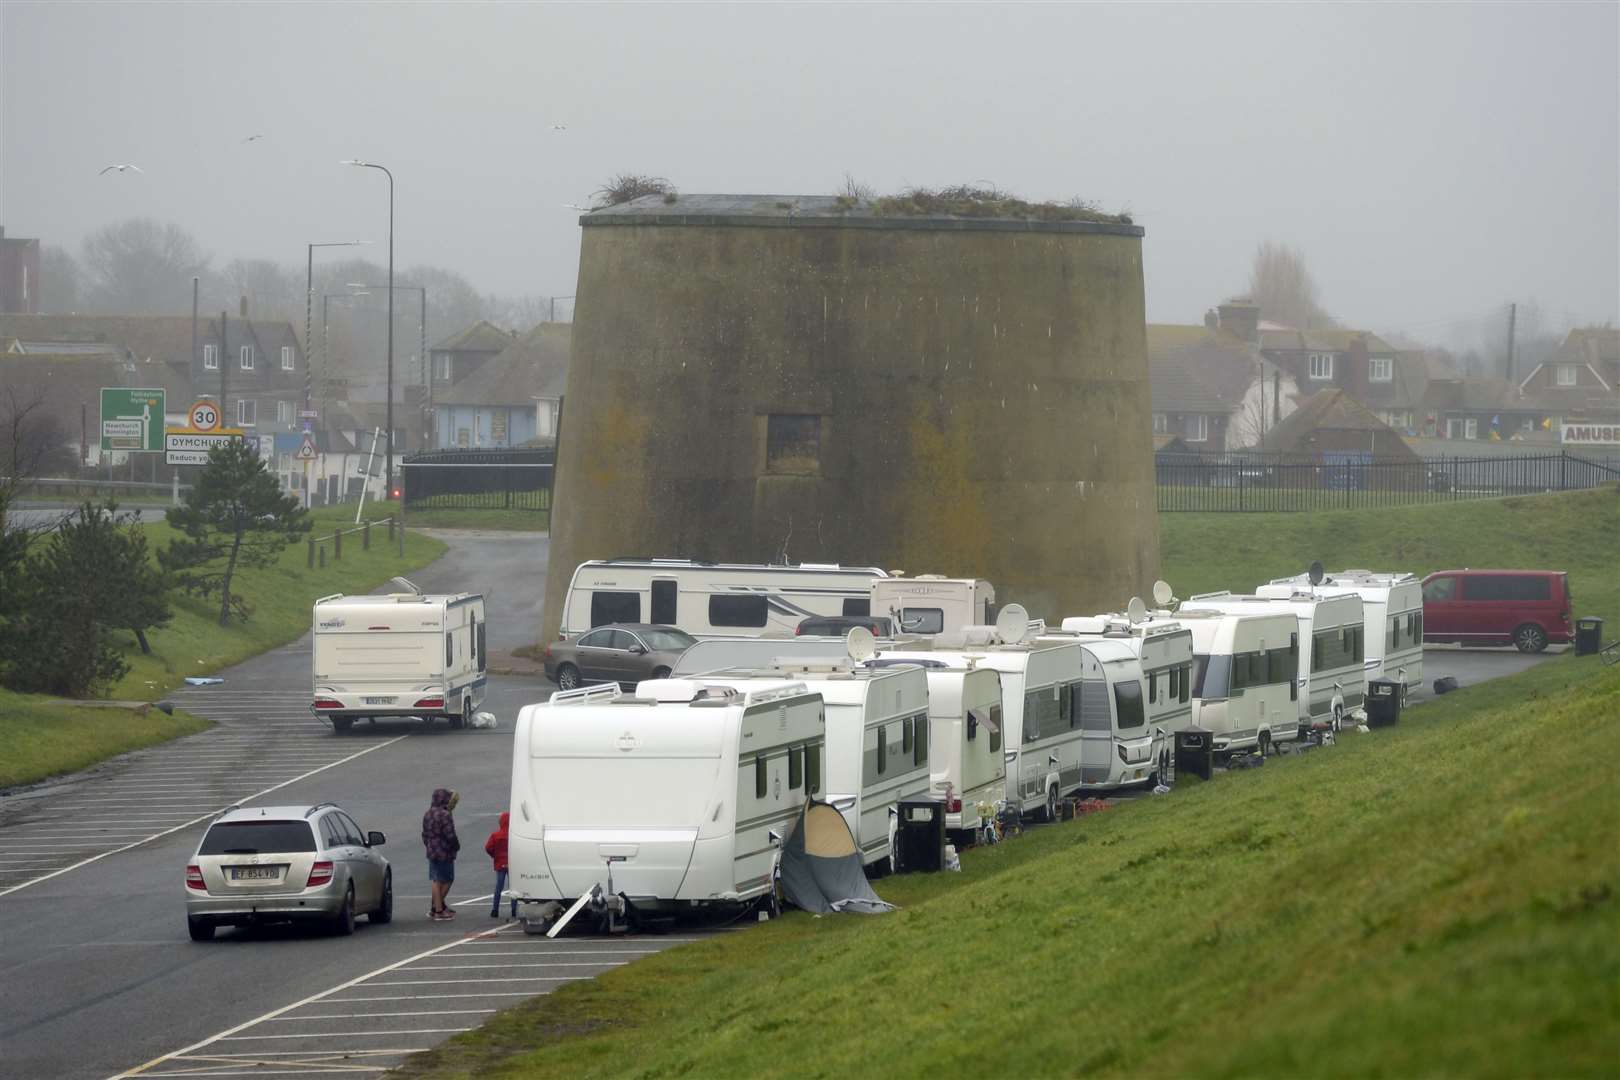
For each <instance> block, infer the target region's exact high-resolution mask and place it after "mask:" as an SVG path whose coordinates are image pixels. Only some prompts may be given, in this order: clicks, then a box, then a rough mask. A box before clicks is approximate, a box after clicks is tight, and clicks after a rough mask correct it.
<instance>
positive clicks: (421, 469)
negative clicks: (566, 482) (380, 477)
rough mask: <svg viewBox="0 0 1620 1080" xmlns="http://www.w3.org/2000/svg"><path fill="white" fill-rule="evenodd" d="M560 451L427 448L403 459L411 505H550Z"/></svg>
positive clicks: (408, 507)
mask: <svg viewBox="0 0 1620 1080" xmlns="http://www.w3.org/2000/svg"><path fill="white" fill-rule="evenodd" d="M556 461H557V455H556V451H555V450H553V449H552V448H551V447H539V448H534V449H513V450H503V449H489V450H425V451H423V452H421V453H419V454H412V455H410V456H409V457H407V458H405V460H404V461H402V462H401V463H400V467H399V468H400V477H401V485H402V488H403V491H402V497H403V498H404V500H405V508H406V510H407V511H409V510H532V511H549V510H550V509H551V480H552V474H553V473H554V472H555V471H556V468H555V466H556Z"/></svg>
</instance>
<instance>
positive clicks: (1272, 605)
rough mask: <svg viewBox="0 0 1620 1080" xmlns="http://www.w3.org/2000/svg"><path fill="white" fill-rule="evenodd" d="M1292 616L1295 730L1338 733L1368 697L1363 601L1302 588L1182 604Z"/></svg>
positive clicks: (1350, 595)
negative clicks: (1296, 683)
mask: <svg viewBox="0 0 1620 1080" xmlns="http://www.w3.org/2000/svg"><path fill="white" fill-rule="evenodd" d="M1200 610H1205V611H1228V612H1243V611H1273V612H1279V613H1280V612H1292V613H1293V614H1294V615H1295V616H1296V617H1297V618H1298V619H1299V670H1298V672H1297V673H1296V675H1295V678H1297V679H1298V680H1299V701H1298V705H1299V726H1300V732H1301V734H1303V733H1304V732H1305V731H1308V730H1309V729H1310V728H1311V727H1313V726H1314V725H1316V724H1323V725H1326V726H1329V727H1331V728H1332V729H1333V730H1334V731H1338V730H1339V729H1340V728H1341V727H1342V726H1343V725H1344V723H1345V722H1346V720H1353V719H1354V718H1355V717H1356V715H1357V714H1358V713H1361V710H1362V707H1363V705H1364V699H1365V698H1366V696H1367V673H1366V671H1365V670H1364V669H1363V667H1362V659H1363V656H1364V653H1363V650H1364V641H1365V638H1366V628H1365V626H1364V625H1363V623H1362V620H1361V597H1360V596H1358V595H1356V594H1355V593H1353V592H1350V591H1348V590H1346V589H1329V588H1327V587H1326V586H1317V587H1316V588H1314V589H1313V588H1312V587H1311V586H1310V585H1305V586H1303V587H1302V588H1301V589H1300V590H1298V591H1294V592H1291V593H1290V595H1288V596H1286V597H1270V596H1238V595H1234V594H1232V593H1229V592H1219V593H1202V594H1200V595H1198V596H1194V597H1193V598H1192V599H1191V600H1188V601H1187V602H1185V603H1183V604H1182V605H1181V609H1180V611H1179V612H1178V615H1179V614H1184V613H1186V612H1188V611H1200Z"/></svg>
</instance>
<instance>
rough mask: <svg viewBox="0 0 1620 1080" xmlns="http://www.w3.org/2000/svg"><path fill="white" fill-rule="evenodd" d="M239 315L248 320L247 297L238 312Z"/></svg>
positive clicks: (243, 298) (243, 299)
mask: <svg viewBox="0 0 1620 1080" xmlns="http://www.w3.org/2000/svg"><path fill="white" fill-rule="evenodd" d="M237 315H239V316H241V317H242V318H244V319H245V318H247V297H245V296H244V297H242V305H241V309H240V310H239V311H238V312H237Z"/></svg>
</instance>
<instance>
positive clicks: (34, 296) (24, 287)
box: [0, 225, 39, 315]
mask: <svg viewBox="0 0 1620 1080" xmlns="http://www.w3.org/2000/svg"><path fill="white" fill-rule="evenodd" d="M38 311H39V241H38V240H25V239H23V238H22V237H20V236H7V235H6V229H5V226H3V225H0V312H3V313H5V314H8V315H32V314H34V313H36V312H38Z"/></svg>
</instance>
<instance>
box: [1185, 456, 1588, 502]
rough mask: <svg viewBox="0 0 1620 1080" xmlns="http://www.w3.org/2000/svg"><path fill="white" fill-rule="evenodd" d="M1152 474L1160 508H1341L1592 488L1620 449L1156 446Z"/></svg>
mask: <svg viewBox="0 0 1620 1080" xmlns="http://www.w3.org/2000/svg"><path fill="white" fill-rule="evenodd" d="M1154 473H1155V481H1156V484H1157V495H1158V508H1159V509H1160V510H1162V511H1201V512H1214V513H1222V512H1267V511H1271V512H1275V511H1296V510H1349V509H1357V508H1360V507H1368V506H1403V505H1409V504H1413V503H1427V502H1445V501H1449V500H1455V499H1487V498H1496V497H1500V496H1503V495H1529V494H1540V493H1542V492H1548V491H1577V490H1581V489H1585V488H1593V487H1597V486H1599V485H1601V484H1605V483H1613V482H1615V481H1620V455H1617V454H1607V453H1594V454H1579V453H1569V452H1564V453H1558V454H1520V455H1512V456H1502V457H1461V456H1458V457H1431V458H1417V459H1413V458H1375V457H1373V456H1372V455H1371V454H1366V453H1357V452H1335V451H1325V452H1323V453H1319V454H1275V453H1246V452H1243V451H1229V452H1226V453H1221V454H1165V453H1161V454H1157V455H1155V457H1154Z"/></svg>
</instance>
